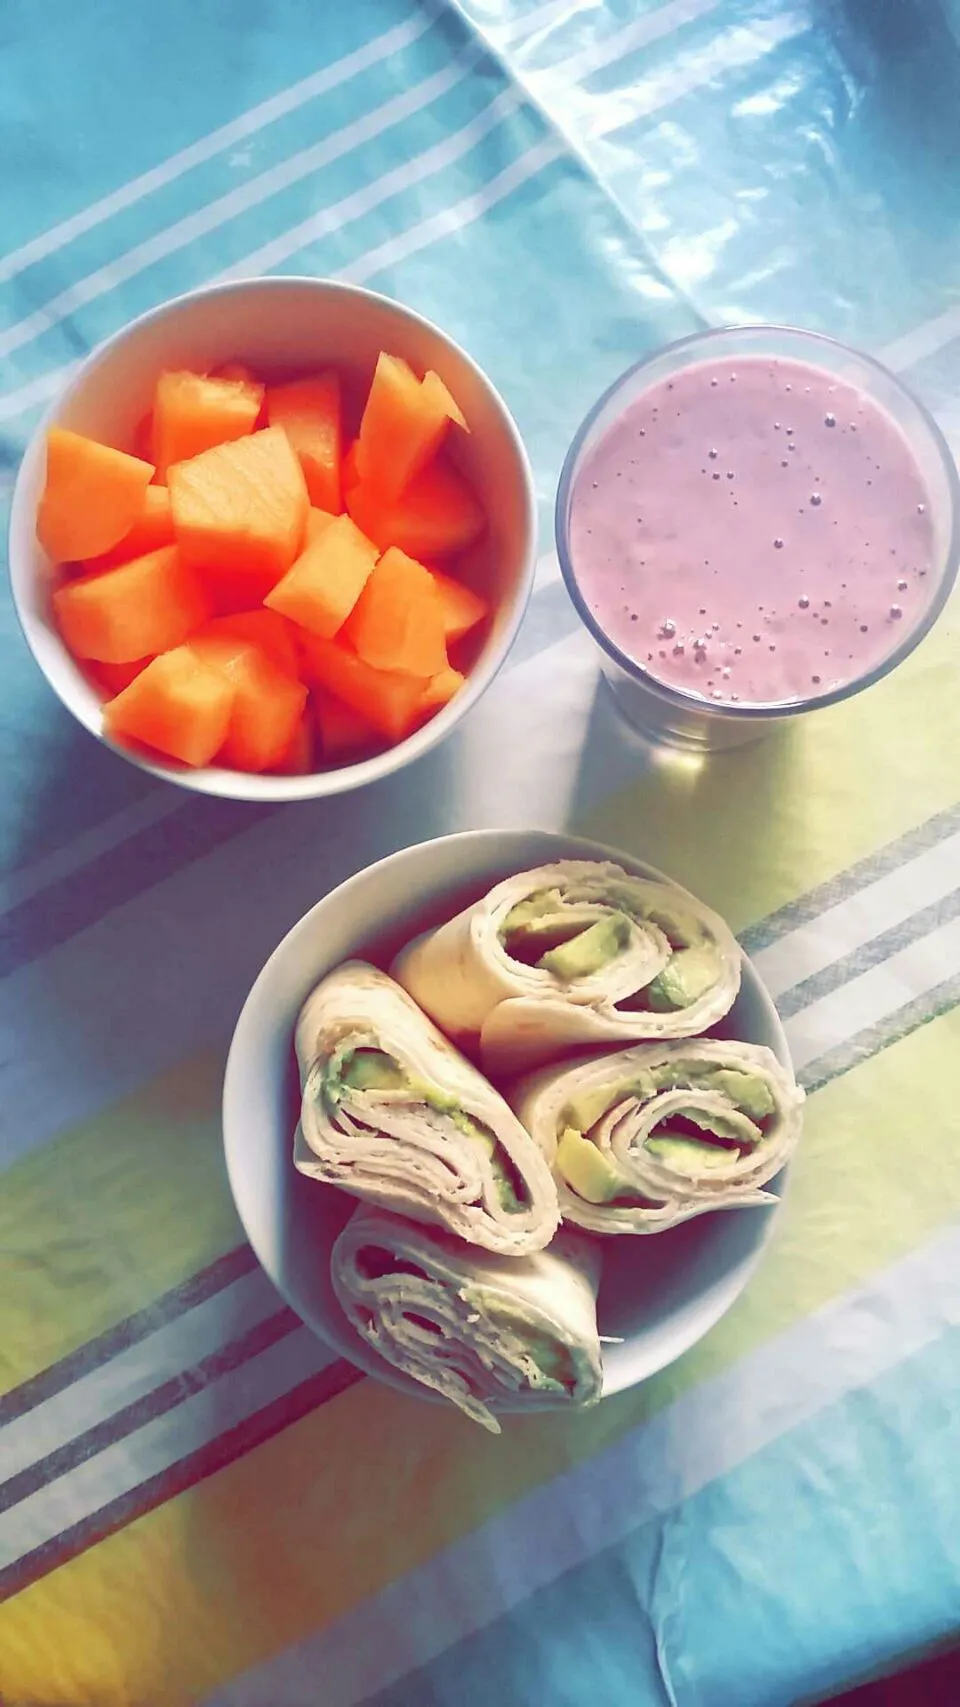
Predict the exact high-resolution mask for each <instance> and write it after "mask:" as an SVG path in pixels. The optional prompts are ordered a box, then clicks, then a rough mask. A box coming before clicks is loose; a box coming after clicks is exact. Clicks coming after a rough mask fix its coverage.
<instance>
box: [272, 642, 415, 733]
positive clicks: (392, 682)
mask: <svg viewBox="0 0 960 1707" xmlns="http://www.w3.org/2000/svg"><path fill="white" fill-rule="evenodd" d="M301 648H302V653H303V659H304V669H305V673H306V674H307V676H308V678H309V680H310V681H311V682H312V683H314V684H315V685H316V686H317V687H321V688H326V689H327V690H328V691H329V692H330V693H332V694H334V695H335V696H336V698H337V699H341V700H343V701H344V702H345V703H346V704H347V705H349V706H350V707H352V709H353V710H354V711H357V712H359V713H360V715H361V717H363V718H365V719H366V721H367V722H368V723H370V724H372V726H373V728H374V729H375V730H376V731H377V733H378V734H379V735H382V736H385V737H386V739H387V740H388V741H402V740H403V739H404V737H405V736H407V735H409V734H410V733H411V731H412V730H413V729H415V728H416V726H417V723H418V722H419V720H420V701H421V699H422V697H423V690H424V688H425V686H426V683H425V682H424V681H422V680H421V679H420V678H419V677H417V676H406V675H401V674H400V673H399V672H397V671H393V670H374V669H372V668H371V666H370V665H369V664H366V663H364V661H363V659H362V658H358V657H357V655H356V653H355V652H352V651H351V650H350V648H349V647H348V646H344V645H342V644H341V643H340V641H338V640H321V639H320V637H319V635H316V634H305V635H304V636H303V638H302V640H301Z"/></svg>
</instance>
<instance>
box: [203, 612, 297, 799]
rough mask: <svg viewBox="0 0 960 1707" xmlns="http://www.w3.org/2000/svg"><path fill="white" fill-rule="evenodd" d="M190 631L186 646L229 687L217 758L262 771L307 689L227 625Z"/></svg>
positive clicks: (276, 756) (283, 740)
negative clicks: (226, 718) (228, 707)
mask: <svg viewBox="0 0 960 1707" xmlns="http://www.w3.org/2000/svg"><path fill="white" fill-rule="evenodd" d="M212 626H213V625H208V627H207V629H206V630H205V631H204V632H200V633H197V634H194V635H193V636H192V637H191V639H190V641H189V642H188V644H189V647H190V650H191V651H193V652H194V653H195V654H196V656H197V657H198V658H201V659H203V661H204V663H206V664H209V665H210V666H211V667H212V668H213V669H215V670H219V671H221V672H222V674H223V676H224V677H225V679H226V680H227V681H228V682H229V684H230V687H231V689H232V690H233V701H232V705H231V710H230V722H229V726H228V729H227V733H226V736H225V738H224V740H223V743H222V745H221V746H220V748H219V749H218V752H217V759H218V762H219V763H220V764H224V765H230V766H232V767H233V769H235V770H244V771H255V772H257V771H265V770H270V769H271V768H272V766H274V765H275V764H277V762H278V761H279V760H280V759H281V758H282V756H283V754H284V753H285V752H286V751H287V749H288V747H289V746H290V743H291V741H292V739H293V736H294V732H295V730H296V727H297V724H298V723H299V722H300V719H301V717H302V715H303V710H304V706H305V705H306V703H307V690H306V688H305V687H304V685H303V683H302V682H301V681H299V680H298V679H297V678H296V677H295V676H292V675H289V674H288V673H287V672H286V671H285V670H281V669H279V668H278V667H277V665H276V664H275V663H274V661H273V659H272V658H270V657H269V656H268V655H267V653H266V652H265V651H264V650H263V649H262V648H261V647H260V646H257V645H254V644H251V642H249V641H247V640H243V639H242V638H241V637H240V636H239V635H234V634H230V633H229V631H228V630H221V632H219V633H211V627H212Z"/></svg>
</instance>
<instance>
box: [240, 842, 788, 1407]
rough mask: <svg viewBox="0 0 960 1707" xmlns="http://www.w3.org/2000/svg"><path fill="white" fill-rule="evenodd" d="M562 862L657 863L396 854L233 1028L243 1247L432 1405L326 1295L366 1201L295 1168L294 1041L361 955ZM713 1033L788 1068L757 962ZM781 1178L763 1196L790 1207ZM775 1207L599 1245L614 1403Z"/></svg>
mask: <svg viewBox="0 0 960 1707" xmlns="http://www.w3.org/2000/svg"><path fill="white" fill-rule="evenodd" d="M558 859H595V860H601V859H613V860H616V861H617V863H618V864H620V865H622V866H623V867H624V868H625V869H626V870H627V871H630V872H633V873H635V874H636V875H637V876H638V877H652V878H656V879H658V880H659V881H664V879H663V876H662V873H660V872H658V871H655V870H654V869H653V867H652V866H648V865H644V864H642V863H641V862H640V861H638V860H635V859H631V858H630V857H629V855H627V854H623V853H619V852H617V851H616V850H614V849H610V848H604V847H600V846H598V845H597V843H595V842H587V841H581V840H579V839H578V838H576V837H573V836H566V835H554V834H550V833H548V832H546V831H537V830H535V831H527V830H468V831H465V832H463V833H462V834H460V835H455V836H446V837H443V838H441V839H440V840H437V841H431V842H423V843H420V844H419V845H417V846H416V847H412V848H404V849H402V850H401V851H400V852H399V853H395V854H391V855H390V856H389V858H387V859H384V860H381V861H380V862H379V864H377V865H373V866H370V867H369V868H368V869H367V870H366V871H361V872H359V873H358V875H357V876H356V877H351V878H350V879H349V880H348V881H347V882H346V883H342V884H341V885H340V887H339V888H337V889H334V890H332V891H331V893H330V894H329V895H326V896H325V897H324V899H323V900H322V901H319V902H318V903H317V905H316V906H315V907H312V908H311V910H310V912H309V913H307V914H306V915H305V917H304V918H302V919H301V920H300V922H299V924H297V925H295V926H294V928H293V930H292V931H290V932H289V934H288V935H287V936H286V937H284V939H283V941H282V942H281V944H280V946H279V948H277V949H275V951H274V953H273V954H272V955H271V957H270V959H269V960H268V961H267V964H266V966H265V967H264V968H263V971H262V972H261V973H260V976H259V977H258V979H257V981H256V983H255V984H254V986H253V989H252V990H251V992H250V994H249V996H248V997H247V1000H246V1003H245V1005H244V1009H243V1012H242V1013H241V1015H240V1019H239V1021H238V1023H237V1028H236V1031H235V1033H234V1037H233V1043H232V1045H231V1049H230V1057H229V1060H228V1062H227V1072H226V1080H225V1083H224V1095H223V1130H224V1144H225V1148H226V1158H227V1171H228V1174H229V1177H230V1185H231V1188H232V1190H233V1195H234V1198H235V1200H236V1205H237V1209H238V1211H239V1214H240V1219H241V1221H242V1222H243V1225H244V1228H245V1230H246V1233H247V1237H248V1238H249V1240H250V1243H251V1244H252V1246H253V1248H254V1250H255V1251H256V1253H257V1256H258V1257H259V1259H260V1261H261V1262H262V1264H263V1266H264V1268H265V1269H266V1271H267V1273H268V1274H269V1276H270V1278H271V1280H272V1281H273V1282H274V1284H275V1285H276V1286H277V1287H278V1288H279V1290H280V1291H281V1292H282V1294H283V1296H284V1297H285V1298H286V1299H287V1301H288V1303H289V1304H291V1305H292V1306H293V1308H294V1310H296V1312H297V1314H298V1315H299V1316H301V1317H302V1318H303V1320H304V1321H305V1322H306V1323H307V1325H308V1326H309V1327H310V1328H312V1329H313V1330H314V1332H315V1333H317V1334H319V1335H320V1336H321V1338H323V1339H325V1340H327V1341H328V1342H329V1343H330V1344H331V1345H333V1346H335V1347H336V1348H337V1350H338V1351H340V1352H342V1354H343V1356H344V1357H347V1358H349V1359H350V1361H351V1362H352V1363H355V1364H358V1365H359V1366H360V1367H361V1368H362V1369H365V1370H366V1371H367V1373H368V1374H369V1375H373V1376H376V1377H377V1379H378V1380H381V1381H386V1382H387V1383H388V1384H389V1385H390V1386H392V1387H398V1388H400V1389H401V1390H402V1391H404V1392H407V1393H413V1394H415V1395H416V1396H417V1397H418V1398H421V1399H428V1398H432V1397H435V1396H434V1395H431V1394H430V1393H429V1392H428V1390H427V1389H426V1388H425V1387H421V1386H420V1385H419V1383H418V1382H415V1381H411V1380H409V1379H407V1378H406V1377H404V1376H403V1375H400V1374H399V1373H398V1372H397V1371H396V1370H394V1369H393V1368H392V1367H391V1366H390V1365H389V1364H387V1363H384V1362H382V1361H381V1359H380V1358H378V1357H377V1356H376V1354H375V1353H374V1352H372V1351H371V1350H370V1348H369V1347H368V1346H367V1345H365V1344H364V1342H363V1341H362V1340H361V1339H360V1338H359V1336H358V1335H357V1334H355V1333H354V1331H353V1329H352V1328H351V1327H350V1326H349V1324H348V1323H347V1322H346V1321H345V1319H344V1317H343V1315H342V1313H341V1311H340V1308H339V1306H338V1304H337V1302H336V1300H335V1298H334V1295H333V1290H332V1287H331V1285H330V1271H329V1270H330V1249H331V1246H332V1244H333V1241H334V1240H335V1238H336V1237H337V1234H338V1233H339V1232H340V1229H341V1228H342V1227H343V1225H344V1223H345V1222H346V1221H347V1220H348V1219H349V1217H350V1215H351V1214H352V1213H353V1210H354V1208H355V1207H356V1199H355V1198H353V1197H351V1196H349V1195H348V1194H347V1193H346V1192H340V1191H338V1190H336V1188H335V1187H333V1186H325V1185H320V1184H318V1183H317V1182H316V1181H314V1180H308V1179H305V1178H304V1177H303V1175H302V1174H299V1173H297V1171H296V1170H295V1168H294V1166H293V1159H292V1157H293V1132H294V1127H295V1125H296V1121H297V1113H298V1108H299V1100H300V1099H299V1090H298V1080H297V1071H296V1062H295V1059H294V1052H293V1032H294V1026H295V1024H296V1019H297V1015H298V1013H299V1011H300V1007H301V1005H302V1003H303V1002H304V1000H305V998H306V997H307V996H308V995H309V993H310V991H311V990H312V989H313V987H314V985H315V984H317V983H318V982H319V980H320V979H321V978H322V977H323V976H324V974H325V973H327V972H329V971H331V970H332V969H333V967H335V966H338V965H339V964H340V962H341V961H342V960H346V959H348V958H349V957H350V956H351V955H355V954H360V955H362V956H364V957H365V958H367V959H371V960H374V961H376V962H377V963H379V964H380V965H381V966H384V967H386V966H387V965H388V964H389V962H390V960H391V958H392V956H393V955H394V954H395V953H396V951H397V949H398V948H399V947H400V946H401V945H402V944H403V943H404V942H406V941H408V940H409V938H410V937H412V936H414V935H415V934H416V933H417V931H420V930H423V929H425V928H426V927H427V926H430V925H434V924H439V923H440V922H441V921H442V920H444V919H447V918H450V917H451V915H452V914H453V913H455V912H457V911H458V910H459V909H460V907H462V906H464V905H466V903H467V902H469V901H471V900H475V899H476V898H477V897H478V896H479V895H482V894H484V893H485V892H486V891H487V890H488V889H490V888H491V887H492V886H493V884H494V883H496V882H498V881H499V879H500V878H502V877H507V876H509V875H510V874H511V873H513V872H518V871H525V870H528V869H530V868H532V867H534V866H537V865H543V864H546V863H548V862H549V861H552V860H558ZM712 1035H716V1036H721V1037H736V1038H739V1039H741V1040H743V1041H744V1042H747V1043H762V1044H766V1046H767V1047H768V1048H769V1049H772V1050H773V1052H774V1054H775V1055H776V1056H777V1057H778V1058H779V1060H780V1061H782V1062H783V1063H784V1064H785V1065H789V1062H790V1055H789V1051H788V1049H787V1041H786V1038H785V1036H784V1032H783V1027H782V1026H781V1024H780V1020H779V1018H778V1016H777V1012H776V1009H775V1008H774V1005H773V1002H772V1001H771V999H770V997H769V995H768V994H767V992H766V990H765V988H764V986H763V984H762V983H761V981H760V978H759V976H758V974H757V973H756V972H755V971H754V969H753V967H752V965H751V964H750V961H749V960H747V959H746V958H745V959H744V967H743V982H742V984H741V989H740V994H739V996H738V997H737V1001H736V1003H735V1004H734V1007H733V1008H732V1010H731V1012H730V1013H729V1014H728V1016H727V1018H726V1019H725V1020H724V1021H723V1023H722V1024H721V1025H720V1026H717V1027H716V1028H715V1029H714V1032H713V1033H712ZM785 1183H786V1172H784V1173H781V1174H780V1175H779V1176H778V1177H777V1179H776V1180H774V1181H773V1182H772V1184H771V1185H770V1186H769V1187H768V1189H769V1190H771V1191H773V1192H776V1193H778V1194H779V1195H782V1192H783V1189H784V1186H785ZM776 1212H777V1211H776V1207H775V1206H772V1205H771V1206H770V1207H769V1208H760V1209H735V1210H724V1211H723V1212H722V1213H718V1214H714V1215H704V1216H700V1217H699V1218H697V1219H696V1220H694V1221H688V1222H686V1223H685V1224H684V1225H683V1226H680V1227H675V1228H673V1229H672V1230H671V1231H670V1232H667V1233H658V1234H656V1235H654V1236H647V1237H639V1236H637V1237H621V1238H611V1239H605V1240H603V1241H602V1247H601V1248H602V1253H603V1259H604V1271H603V1280H602V1283H601V1287H600V1297H599V1325H600V1332H601V1334H609V1335H612V1336H618V1337H621V1338H622V1342H623V1343H622V1344H619V1345H605V1346H604V1348H603V1362H604V1387H603V1390H604V1394H610V1393H619V1392H622V1391H623V1389H624V1388H626V1387H632V1386H634V1385H635V1384H636V1383H637V1382H638V1381H643V1380H645V1379H646V1377H647V1376H649V1375H653V1374H654V1373H655V1372H656V1371H657V1370H658V1369H663V1368H664V1367H665V1366H666V1365H667V1364H668V1363H672V1362H673V1361H674V1360H675V1359H676V1358H678V1357H680V1356H681V1355H682V1353H683V1352H685V1351H687V1350H688V1349H689V1348H690V1346H692V1345H694V1344H695V1343H696V1341H697V1340H699V1339H701V1338H702V1337H703V1335H704V1334H705V1333H707V1332H709V1330H710V1329H711V1328H712V1327H713V1326H714V1324H715V1323H716V1322H718V1321H719V1320H720V1317H721V1316H722V1315H724V1313H725V1312H726V1311H727V1310H729V1308H730V1306H731V1304H733V1302H734V1300H735V1299H736V1298H737V1297H738V1296H739V1294H740V1293H741V1292H742V1291H743V1288H744V1287H745V1286H746V1284H747V1281H748V1280H749V1279H750V1276H751V1275H752V1273H753V1271H754V1269H755V1268H756V1265H757V1263H758V1262H759V1260H760V1256H761V1253H762V1251H763V1247H764V1244H765V1243H766V1241H767V1238H768V1237H769V1234H770V1230H771V1225H772V1222H773V1218H774V1215H775V1214H776Z"/></svg>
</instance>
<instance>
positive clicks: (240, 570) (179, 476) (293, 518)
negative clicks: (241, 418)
mask: <svg viewBox="0 0 960 1707" xmlns="http://www.w3.org/2000/svg"><path fill="white" fill-rule="evenodd" d="M168 483H169V486H170V502H171V506H172V509H173V528H174V534H175V536H176V539H177V542H178V544H179V546H180V549H181V550H182V552H183V555H184V558H185V560H186V561H187V562H188V563H191V564H193V565H195V566H196V567H197V568H199V569H201V570H202V571H203V574H204V577H205V579H206V580H207V581H208V583H209V585H210V586H211V589H212V590H213V592H214V595H215V597H216V599H217V603H218V606H221V605H226V606H227V607H228V608H232V609H234V610H244V609H250V608H251V607H252V606H254V605H257V604H260V603H261V602H262V600H263V599H264V597H265V596H266V594H267V593H268V592H269V591H270V588H271V587H274V586H276V583H277V582H278V581H279V580H280V577H281V576H282V575H285V574H286V572H287V570H288V569H289V568H290V565H291V563H293V561H294V559H295V557H296V556H297V553H298V552H299V550H300V546H301V543H302V540H303V535H304V529H305V527H306V521H307V511H308V509H309V508H310V503H309V498H308V496H307V487H306V482H305V480H304V478H303V470H302V468H301V467H300V463H299V461H298V460H297V457H296V455H295V453H294V450H293V447H292V446H291V444H290V440H289V439H288V438H287V435H286V433H285V432H284V431H283V429H282V428H281V427H265V428H263V429H262V431H260V432H257V433H251V434H250V435H249V436H248V437H247V438H243V439H236V440H234V441H233V442H232V443H231V444H224V445H215V446H214V447H213V448H212V449H211V450H206V451H203V452H202V454H201V455H200V456H195V457H193V458H191V460H190V461H189V462H177V463H174V465H173V467H172V468H171V469H170V471H169V475H168Z"/></svg>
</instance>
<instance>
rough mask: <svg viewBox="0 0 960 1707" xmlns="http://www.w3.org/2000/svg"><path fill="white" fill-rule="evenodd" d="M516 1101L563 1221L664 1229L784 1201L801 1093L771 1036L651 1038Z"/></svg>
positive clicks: (540, 1079) (568, 1068) (597, 1227)
mask: <svg viewBox="0 0 960 1707" xmlns="http://www.w3.org/2000/svg"><path fill="white" fill-rule="evenodd" d="M511 1100H512V1102H513V1105H514V1107H515V1108H516V1110H517V1113H518V1114H519V1116H520V1118H521V1120H522V1121H523V1123H524V1125H525V1126H526V1128H527V1131H528V1132H529V1133H530V1134H531V1136H532V1137H533V1138H534V1139H535V1140H536V1142H537V1144H538V1145H539V1147H540V1149H541V1150H542V1151H543V1154H544V1156H545V1157H546V1159H547V1161H548V1162H549V1163H550V1166H551V1168H552V1169H553V1173H554V1178H555V1179H556V1181H557V1189H558V1192H559V1196H560V1212H561V1214H562V1216H563V1219H564V1221H565V1222H570V1223H572V1224H573V1225H574V1226H577V1227H582V1228H584V1229H586V1230H588V1231H589V1232H591V1233H660V1232H663V1231H664V1229H666V1228H667V1227H675V1226H677V1224H678V1223H679V1222H681V1221H689V1220H690V1219H691V1218H692V1217H693V1216H695V1215H705V1214H707V1213H709V1212H710V1211H712V1210H715V1209H742V1208H748V1207H751V1206H753V1205H759V1204H763V1203H772V1202H775V1201H776V1199H775V1197H774V1195H773V1194H772V1193H771V1192H768V1191H764V1190H763V1189H762V1188H763V1186H765V1185H766V1184H767V1183H768V1182H769V1181H770V1180H772V1179H773V1177H774V1175H775V1174H778V1173H779V1172H780V1169H781V1168H782V1167H783V1166H784V1165H785V1163H786V1162H787V1161H789V1159H790V1156H791V1155H792V1154H793V1151H794V1149H795V1147H796V1143H797V1140H798V1138H799V1136H800V1130H801V1126H802V1109H803V1091H802V1090H801V1089H800V1087H799V1086H798V1085H797V1084H796V1082H795V1080H794V1078H793V1074H792V1072H791V1071H790V1070H789V1068H787V1067H783V1066H781V1064H780V1062H779V1061H778V1060H777V1058H776V1056H775V1055H774V1054H773V1052H772V1051H771V1050H769V1049H765V1048H764V1047H763V1046H762V1045H759V1044H752V1043H730V1042H721V1041H717V1040H712V1039H706V1038H704V1039H695V1040H690V1041H688V1042H677V1043H661V1044H642V1045H639V1046H637V1047H635V1048H633V1049H623V1050H620V1051H618V1052H617V1053H616V1054H615V1055H602V1056H593V1057H590V1058H586V1059H582V1060H579V1061H575V1062H569V1061H568V1062H564V1064H563V1065H562V1066H558V1067H551V1068H544V1069H542V1070H541V1071H540V1072H539V1073H535V1074H533V1075H532V1076H531V1077H530V1078H528V1079H522V1080H520V1081H519V1083H518V1084H517V1085H515V1086H514V1089H513V1093H512V1097H511Z"/></svg>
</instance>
